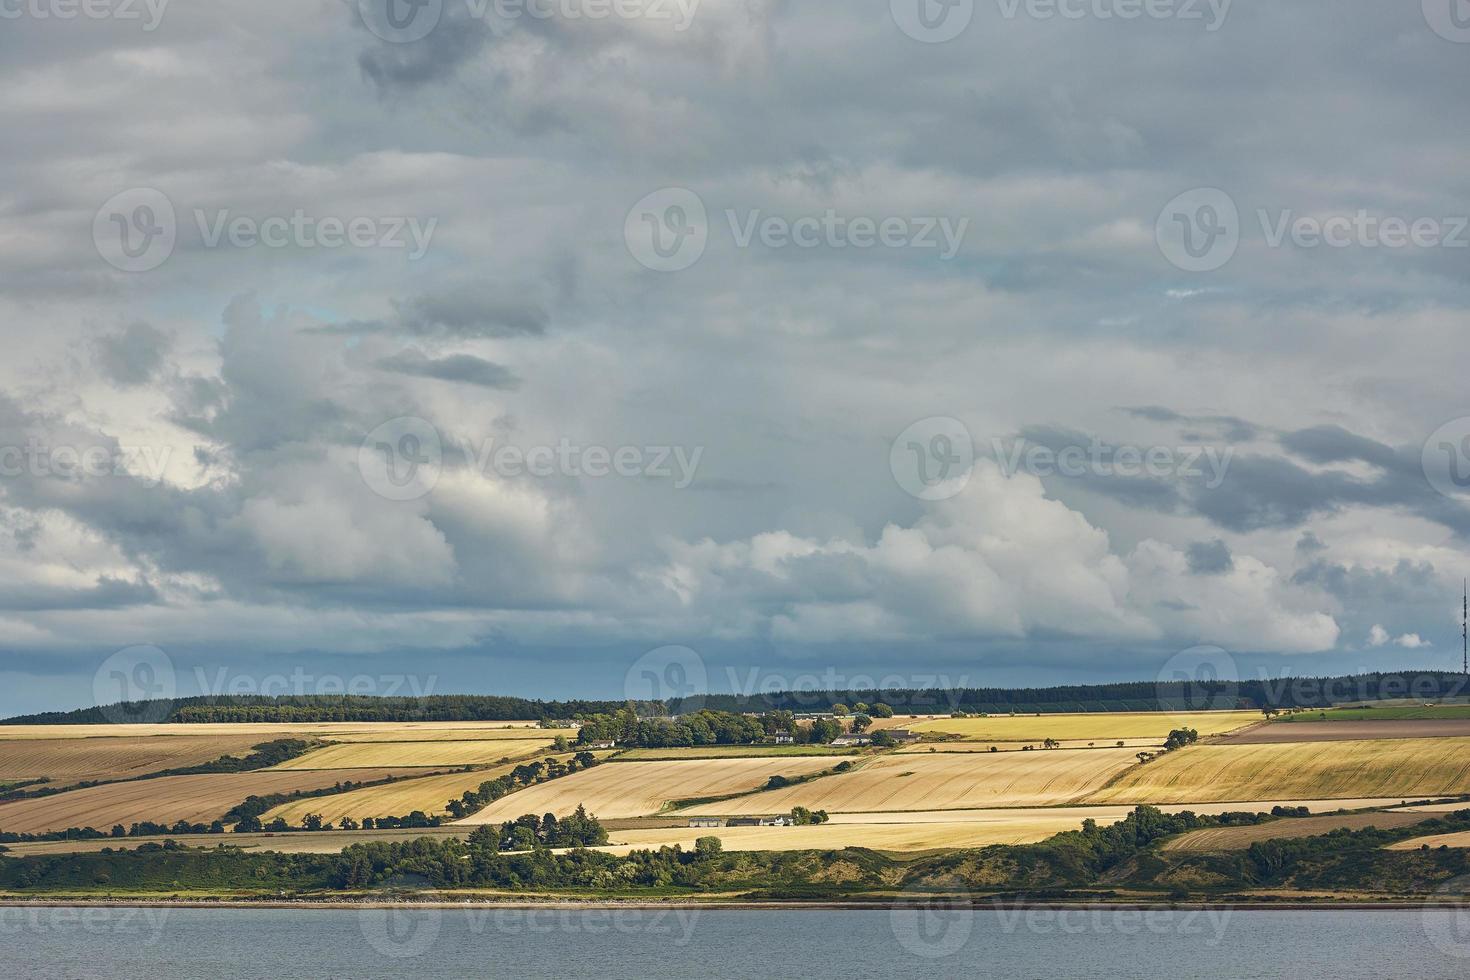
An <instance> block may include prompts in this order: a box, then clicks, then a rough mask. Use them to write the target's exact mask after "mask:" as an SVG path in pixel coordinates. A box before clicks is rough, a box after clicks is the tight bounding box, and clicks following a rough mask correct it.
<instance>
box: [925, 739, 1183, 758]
mask: <svg viewBox="0 0 1470 980" xmlns="http://www.w3.org/2000/svg"><path fill="white" fill-rule="evenodd" d="M1057 741H1059V742H1060V743H1061V745H1060V748H1064V749H1093V748H1097V749H1111V748H1120V747H1128V748H1132V749H1133V750H1134V751H1137V750H1138V749H1146V748H1155V749H1156V748H1158V747H1159V746H1161V745H1163V744H1164V743H1163V739H1158V738H1103V739H1080V738H1078V739H1065V738H1063V739H1058V740H1057ZM1119 742H1122V743H1123V746H1119V745H1118V743H1119ZM1034 744H1039V743H1033V742H969V741H960V742H910V743H909V744H908V745H904V746H902V747H900V748H899V749H897V750H896V751H897V752H898V753H899V754H900V755H915V754H918V755H924V754H927V753H930V752H959V753H969V754H971V755H974V754H976V753H982V752H989V751H990V747H991V746H992V745H993V746H995V750H996V751H997V752H1021V751H1024V748H1025V746H1027V745H1034Z"/></svg>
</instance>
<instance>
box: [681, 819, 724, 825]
mask: <svg viewBox="0 0 1470 980" xmlns="http://www.w3.org/2000/svg"><path fill="white" fill-rule="evenodd" d="M724 825H725V821H723V820H721V819H720V818H719V817H690V818H689V826H691V827H723V826H724Z"/></svg>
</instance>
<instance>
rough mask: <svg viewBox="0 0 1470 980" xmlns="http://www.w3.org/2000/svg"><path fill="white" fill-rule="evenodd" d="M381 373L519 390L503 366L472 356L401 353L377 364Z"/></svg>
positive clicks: (518, 381)
mask: <svg viewBox="0 0 1470 980" xmlns="http://www.w3.org/2000/svg"><path fill="white" fill-rule="evenodd" d="M377 365H378V368H379V369H380V370H383V371H392V372H394V373H397V374H406V375H410V376H412V377H419V378H435V379H437V380H439V381H457V382H460V383H462V384H469V385H478V386H480V387H482V388H501V389H504V390H508V391H513V390H515V389H516V388H519V387H520V386H521V379H520V378H519V377H517V376H516V373H515V372H514V371H512V370H511V369H510V368H508V367H505V366H504V365H500V364H496V363H494V362H492V361H487V360H484V359H483V358H479V357H475V356H474V355H472V354H452V355H450V356H448V357H438V358H434V357H428V356H427V355H425V354H424V353H423V351H419V350H414V349H411V348H409V349H405V350H402V351H399V352H398V353H397V354H394V355H392V356H391V357H385V358H382V359H380V360H379V361H378V362H377Z"/></svg>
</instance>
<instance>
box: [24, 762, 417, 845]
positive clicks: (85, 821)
mask: <svg viewBox="0 0 1470 980" xmlns="http://www.w3.org/2000/svg"><path fill="white" fill-rule="evenodd" d="M407 772H408V773H412V772H413V770H407ZM403 773H405V770H403V769H351V770H341V769H336V770H317V771H311V772H276V771H270V770H261V771H258V772H241V773H211V774H208V775H200V776H160V777H159V778H157V779H140V780H135V781H133V782H126V783H110V784H108V785H106V786H93V787H89V788H86V789H75V790H69V791H67V792H65V793H58V794H56V795H55V796H45V797H40V798H38V799H31V800H17V801H15V802H13V803H0V830H6V831H10V832H12V833H20V834H29V833H42V832H45V831H48V830H65V829H67V828H68V827H88V826H90V827H95V828H96V829H98V830H102V831H106V830H108V829H110V828H111V827H112V825H113V824H122V825H123V826H127V825H129V824H131V823H133V822H135V821H140V820H151V821H154V822H155V823H173V822H174V821H177V820H188V821H189V822H190V823H208V822H210V821H211V820H216V819H218V818H219V817H221V816H223V815H224V813H225V811H226V810H229V809H230V808H231V807H233V806H234V805H235V804H237V803H240V802H242V801H243V800H244V799H245V798H246V797H247V796H252V795H261V794H265V793H289V792H291V791H293V790H298V789H302V790H309V789H317V788H322V787H327V786H331V785H333V784H335V783H338V782H343V781H346V780H351V781H353V782H362V781H365V780H372V779H382V778H384V777H385V776H388V775H390V774H403Z"/></svg>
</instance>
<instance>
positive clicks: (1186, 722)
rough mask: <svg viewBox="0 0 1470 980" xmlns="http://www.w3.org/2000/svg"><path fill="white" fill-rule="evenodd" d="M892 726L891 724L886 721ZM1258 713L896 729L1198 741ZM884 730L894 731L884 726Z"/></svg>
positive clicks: (991, 736) (1022, 737) (991, 721)
mask: <svg viewBox="0 0 1470 980" xmlns="http://www.w3.org/2000/svg"><path fill="white" fill-rule="evenodd" d="M890 720H891V719H890ZM1261 720H1262V719H1261V714H1260V712H1258V711H1188V712H1179V713H1169V712H1162V711H1158V712H1138V713H1136V714H1129V713H1124V712H1117V713H1101V714H1093V715H1042V716H1040V717H1037V716H1036V715H992V716H991V717H989V718H936V719H933V720H930V721H916V722H914V723H912V724H910V725H898V726H896V727H899V728H908V729H909V730H910V731H913V732H917V733H927V734H935V735H958V736H959V737H961V738H963V739H966V740H969V741H976V742H1039V741H1041V740H1042V739H1044V738H1054V739H1058V740H1073V739H1081V740H1085V741H1088V740H1095V741H1099V742H1101V741H1105V740H1107V739H1113V740H1114V741H1116V740H1117V739H1120V738H1123V739H1128V738H1156V739H1158V740H1159V741H1161V742H1162V741H1163V740H1164V739H1165V738H1166V737H1167V736H1168V734H1169V732H1170V730H1172V729H1175V728H1193V729H1194V730H1195V731H1197V732H1199V734H1200V737H1201V738H1203V737H1205V736H1207V735H1218V734H1220V733H1222V732H1230V731H1234V730H1235V729H1237V728H1243V727H1244V726H1246V725H1250V724H1254V723H1256V722H1259V721H1261ZM887 727H890V728H891V727H895V726H893V725H888V726H887Z"/></svg>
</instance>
